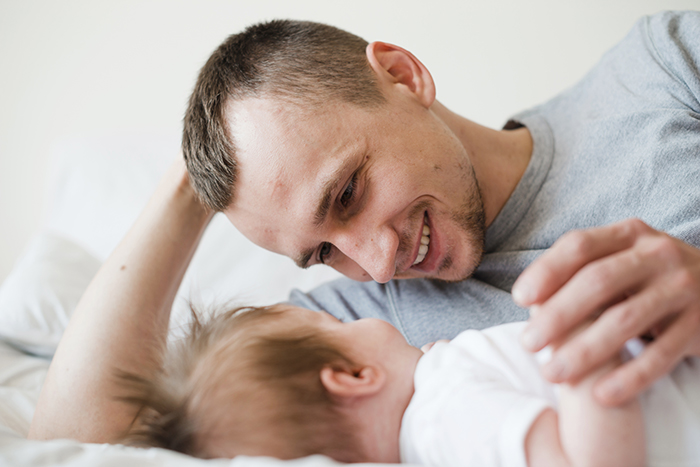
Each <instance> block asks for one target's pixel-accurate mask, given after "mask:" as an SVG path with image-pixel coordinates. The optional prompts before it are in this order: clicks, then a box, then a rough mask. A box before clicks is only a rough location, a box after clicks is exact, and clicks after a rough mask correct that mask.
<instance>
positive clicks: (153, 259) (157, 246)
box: [29, 160, 212, 443]
mask: <svg viewBox="0 0 700 467" xmlns="http://www.w3.org/2000/svg"><path fill="white" fill-rule="evenodd" d="M211 217H212V213H211V212H209V211H207V210H206V209H205V208H204V207H203V206H202V205H200V203H199V202H198V201H197V200H196V198H195V196H194V194H193V192H192V189H191V188H190V185H189V182H188V178H187V175H186V171H185V165H184V162H183V161H182V160H178V161H177V163H176V164H174V165H173V166H172V167H171V169H170V170H169V172H168V173H167V174H166V176H165V177H164V178H163V180H162V181H161V183H160V184H159V186H158V188H157V190H156V192H155V194H154V195H153V196H152V198H151V200H150V201H149V203H148V205H147V206H146V208H145V209H144V211H143V212H142V213H141V216H140V217H139V218H138V220H137V221H136V223H135V224H134V226H133V227H132V228H131V230H130V231H129V232H128V234H127V235H126V237H125V238H124V239H123V240H122V241H121V243H120V244H119V245H118V246H117V248H116V249H115V250H114V252H113V253H112V254H111V255H110V257H109V258H108V259H107V261H106V262H105V264H104V265H103V266H102V268H101V269H100V270H99V272H98V273H97V275H96V276H95V278H94V279H93V281H92V282H91V283H90V285H89V287H88V288H87V290H86V291H85V294H84V295H83V297H82V298H81V300H80V303H79V304H78V306H77V307H76V310H75V312H74V314H73V317H72V318H71V321H70V323H69V325H68V328H67V329H66V332H65V334H64V336H63V338H62V340H61V342H60V344H59V346H58V349H57V351H56V355H55V356H54V359H53V361H52V363H51V367H50V368H49V372H48V375H47V377H46V381H45V383H44V386H43V388H42V392H41V395H40V397H39V401H38V404H37V408H36V412H35V414H34V418H33V420H32V424H31V427H30V430H29V437H30V438H34V439H50V438H73V439H77V440H79V441H83V442H95V443H99V442H113V441H116V440H118V439H119V437H120V436H121V435H123V434H124V432H125V431H126V429H127V428H128V427H129V426H130V424H131V423H132V421H133V420H134V417H135V414H136V409H135V408H134V407H131V406H129V405H128V404H126V403H124V402H120V401H118V400H117V399H116V396H118V394H119V393H118V389H119V383H118V380H117V379H116V378H115V371H116V370H121V371H127V372H130V373H134V374H137V375H144V376H147V375H150V374H152V373H153V372H156V371H158V370H159V369H160V366H161V363H162V351H163V350H164V346H165V342H166V338H167V332H168V322H169V319H170V309H171V306H172V302H173V300H174V297H175V294H176V292H177V289H178V286H179V284H180V282H181V280H182V277H183V275H184V273H185V270H186V268H187V265H188V264H189V262H190V259H191V258H192V255H193V254H194V251H195V249H196V247H197V244H198V243H199V239H200V237H201V235H202V233H203V231H204V229H205V227H206V225H207V224H208V222H209V220H210V219H211Z"/></svg>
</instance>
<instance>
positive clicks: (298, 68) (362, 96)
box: [182, 20, 384, 211]
mask: <svg viewBox="0 0 700 467" xmlns="http://www.w3.org/2000/svg"><path fill="white" fill-rule="evenodd" d="M366 47H367V42H366V41H365V40H364V39H362V38H360V37H357V36H355V35H353V34H350V33H348V32H346V31H343V30H341V29H338V28H335V27H332V26H328V25H325V24H319V23H312V22H307V21H290V20H275V21H270V22H267V23H261V24H256V25H253V26H250V27H248V28H247V29H245V30H244V31H243V32H241V33H239V34H234V35H232V36H230V37H229V38H228V39H226V40H225V41H224V42H223V43H222V44H221V45H220V46H219V48H218V49H216V51H214V53H213V54H212V55H211V57H210V58H209V60H208V61H207V63H206V64H205V65H204V67H202V70H201V71H200V73H199V77H198V79H197V83H196V84H195V87H194V91H193V92H192V95H191V97H190V101H189V105H188V108H187V111H186V113H185V119H184V131H183V138H182V151H183V154H184V157H185V161H186V162H187V170H188V172H189V175H190V183H191V184H192V186H193V188H194V190H195V192H196V193H197V195H198V196H199V198H200V200H201V201H202V202H204V204H206V205H207V206H208V207H210V208H211V209H213V210H215V211H223V210H224V209H226V208H227V207H228V206H229V205H230V204H231V202H232V201H233V196H234V194H233V191H234V185H235V182H236V148H235V142H234V141H232V138H231V135H230V134H229V132H228V130H227V124H226V115H225V108H226V105H227V103H229V102H231V101H232V102H236V101H239V100H242V99H245V98H249V97H261V96H263V95H264V96H268V97H273V98H279V99H284V100H286V101H288V102H292V103H295V104H298V105H299V106H301V107H302V108H313V107H314V106H318V105H321V104H323V103H327V102H328V101H332V100H339V101H342V102H346V103H350V104H355V105H358V106H362V107H371V106H376V105H378V104H379V103H381V102H383V101H384V97H383V96H382V94H381V91H380V90H379V87H378V85H377V82H376V79H375V75H374V73H373V71H372V69H371V68H370V66H369V62H368V61H367V57H366V54H365V49H366Z"/></svg>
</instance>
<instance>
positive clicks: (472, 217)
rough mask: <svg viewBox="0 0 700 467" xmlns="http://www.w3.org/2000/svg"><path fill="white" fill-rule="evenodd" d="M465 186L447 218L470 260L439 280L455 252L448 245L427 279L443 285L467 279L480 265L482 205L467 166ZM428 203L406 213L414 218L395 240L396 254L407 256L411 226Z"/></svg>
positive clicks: (418, 221)
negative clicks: (456, 208) (455, 208)
mask: <svg viewBox="0 0 700 467" xmlns="http://www.w3.org/2000/svg"><path fill="white" fill-rule="evenodd" d="M465 182H466V184H467V187H466V188H465V193H464V196H465V199H464V202H463V203H462V205H461V207H460V209H459V211H457V212H455V213H454V214H453V215H452V216H451V220H452V222H453V223H454V224H455V225H456V226H457V227H458V229H459V230H461V231H463V232H464V233H465V234H466V236H467V239H466V241H465V243H466V250H467V251H466V252H465V254H466V255H468V256H469V257H470V258H471V260H470V261H469V263H468V264H467V265H466V266H465V268H464V269H463V270H462V271H459V273H458V274H455V276H456V277H453V278H441V277H439V276H440V275H441V274H443V273H446V272H449V270H450V268H451V267H452V266H453V265H454V263H455V257H454V255H455V253H454V249H453V247H452V246H450V245H448V246H447V251H446V253H445V257H444V258H443V260H442V263H441V264H440V265H439V266H438V269H437V272H436V277H428V278H429V279H435V280H440V281H444V282H459V281H463V280H465V279H468V278H469V277H470V276H471V275H472V274H473V273H474V271H475V270H476V268H477V267H478V266H479V263H481V259H482V257H483V254H484V241H485V237H486V215H485V214H484V203H483V198H482V196H481V189H480V187H479V183H478V181H477V179H476V173H474V168H473V167H471V173H470V176H467V177H465ZM429 206H430V202H427V201H425V202H422V203H419V204H418V205H416V206H415V207H414V208H413V209H412V210H411V213H410V214H409V216H408V217H409V219H415V220H414V221H413V222H412V227H410V228H407V229H406V230H404V231H403V232H402V233H401V235H400V237H399V251H402V252H403V253H404V254H403V255H404V256H406V257H407V256H409V254H410V253H409V252H410V250H411V246H412V241H413V240H412V239H413V235H412V232H415V225H418V224H420V225H422V223H423V212H424V211H425V210H426V209H428V207H429Z"/></svg>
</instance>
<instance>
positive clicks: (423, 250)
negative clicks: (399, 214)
mask: <svg viewBox="0 0 700 467" xmlns="http://www.w3.org/2000/svg"><path fill="white" fill-rule="evenodd" d="M427 222H428V219H427V218H426V217H423V234H422V235H421V237H420V247H418V256H416V260H415V261H414V262H413V266H415V265H416V264H420V263H421V262H422V261H423V260H424V259H425V257H426V255H427V254H428V249H429V248H430V227H428V223H427Z"/></svg>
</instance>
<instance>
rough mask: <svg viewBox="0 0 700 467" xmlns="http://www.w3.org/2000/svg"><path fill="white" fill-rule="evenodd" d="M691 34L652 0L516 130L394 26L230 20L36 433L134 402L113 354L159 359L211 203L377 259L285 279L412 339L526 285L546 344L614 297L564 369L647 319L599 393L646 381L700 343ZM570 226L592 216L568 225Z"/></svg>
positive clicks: (49, 388) (313, 297) (273, 228)
mask: <svg viewBox="0 0 700 467" xmlns="http://www.w3.org/2000/svg"><path fill="white" fill-rule="evenodd" d="M698 34H700V14H698V13H685V14H673V13H666V14H662V15H658V16H655V17H652V18H648V19H644V20H642V21H641V22H640V23H638V24H637V26H636V27H635V29H634V30H633V31H632V32H631V33H630V35H629V36H628V37H627V38H626V39H625V40H624V41H623V42H622V43H621V44H620V45H618V46H617V47H616V48H614V49H613V50H612V51H610V52H609V53H608V54H607V55H606V56H605V57H604V58H603V60H602V61H601V63H600V64H599V65H598V66H597V67H596V68H595V69H594V70H593V71H592V72H591V73H590V74H589V75H588V76H587V77H586V78H585V79H584V80H583V81H582V82H581V83H580V84H579V85H577V86H575V87H574V88H572V89H571V90H569V91H568V92H566V93H564V94H562V95H561V96H558V97H557V98H555V99H554V100H552V101H550V102H548V103H546V104H544V105H543V106H540V107H538V108H536V109H533V110H532V111H530V112H526V113H523V114H521V115H519V116H516V117H514V118H513V119H512V120H511V121H509V123H508V124H507V125H506V127H505V129H504V130H501V131H494V130H491V129H488V128H485V127H482V126H480V125H478V124H476V123H474V122H471V121H469V120H467V119H465V118H463V117H461V116H459V115H456V114H455V113H453V112H451V111H449V110H448V109H447V108H446V107H444V106H443V105H442V104H440V103H439V102H437V101H436V100H435V85H434V83H433V80H432V78H431V76H430V74H429V72H428V71H427V70H426V68H425V67H424V66H423V65H422V64H421V62H420V61H418V60H417V59H416V58H415V57H413V56H412V55H411V54H410V53H409V52H407V51H405V50H403V49H401V48H400V47H397V46H393V45H390V44H385V43H381V42H375V43H372V44H366V43H365V42H364V41H362V40H361V39H359V38H357V37H355V36H352V35H350V34H348V33H345V32H343V31H339V30H337V29H335V28H331V27H327V26H323V25H316V24H312V23H299V22H272V23H267V24H263V25H258V26H254V27H251V28H249V29H247V30H246V31H244V32H243V33H241V34H240V35H236V36H232V37H231V38H229V39H228V40H227V41H226V42H225V43H224V44H222V46H221V47H220V48H219V49H217V51H215V52H214V54H213V55H212V57H211V58H210V60H209V61H208V62H207V64H206V65H205V67H204V68H203V70H202V73H201V75H200V78H199V80H198V82H197V85H196V87H195V91H194V92H193V95H192V98H191V101H190V106H189V108H188V111H187V114H186V117H185V132H184V138H183V152H184V154H185V159H186V161H187V165H188V167H187V168H188V171H189V177H187V176H186V175H184V173H183V169H182V167H175V168H174V169H173V172H172V173H171V174H170V176H169V177H166V179H165V180H164V182H163V184H162V186H161V189H160V190H159V192H158V193H157V194H156V196H154V198H153V200H152V202H151V203H150V205H149V207H148V208H147V210H146V211H145V213H144V214H143V215H142V216H141V218H140V219H139V221H138V222H137V224H136V225H135V226H134V228H133V229H132V231H131V233H130V234H129V235H128V236H127V238H126V239H125V240H124V242H122V244H121V245H120V247H119V248H118V249H117V250H115V253H114V254H113V255H112V256H111V257H110V259H109V260H108V261H107V263H106V264H105V265H104V266H103V268H102V269H101V271H100V273H99V274H98V276H97V277H96V279H95V280H94V281H93V283H92V284H91V286H90V288H89V289H88V291H87V292H86V294H85V296H84V298H83V300H82V301H81V303H80V305H79V307H78V309H77V310H76V312H75V314H74V316H73V318H72V320H71V324H70V326H69V328H68V329H67V331H66V334H65V335H64V339H63V340H62V342H61V345H60V346H59V349H58V351H57V353H56V356H55V357H54V360H53V363H52V366H51V369H50V371H49V375H48V376H47V380H46V383H45V386H44V389H43V391H42V396H41V398H40V400H39V404H38V406H37V411H36V415H35V418H34V420H33V423H32V429H31V432H30V436H32V437H35V438H50V437H56V436H64V437H74V438H77V439H81V440H85V441H92V442H96V441H111V440H115V439H118V434H119V432H120V431H123V429H124V428H125V427H127V426H128V425H129V423H130V421H131V420H133V418H134V409H133V408H125V406H124V404H121V405H120V403H119V402H115V397H116V396H117V395H118V394H117V393H116V389H115V387H114V382H113V373H112V371H113V369H114V368H115V367H116V368H119V369H122V370H126V371H134V372H136V371H138V372H139V373H142V374H145V375H147V374H149V372H150V371H156V370H157V369H158V367H159V362H160V360H159V356H158V355H159V353H158V351H157V349H159V348H160V346H161V345H162V343H163V341H164V339H165V335H166V333H167V322H168V317H169V311H170V305H171V303H172V299H173V297H174V293H175V291H176V290H177V284H178V283H179V281H180V279H181V277H182V274H184V270H185V268H186V265H187V263H188V261H189V258H190V257H191V255H192V253H193V251H194V248H195V247H196V244H197V242H198V239H199V236H200V235H201V232H202V230H203V229H204V227H205V226H206V223H207V222H208V220H209V219H210V218H211V212H213V211H217V210H219V211H223V212H224V213H225V214H226V215H227V216H228V217H229V219H231V221H232V222H233V223H234V224H235V225H236V227H237V228H239V229H240V230H241V231H242V232H243V233H244V234H245V235H247V236H248V237H249V238H251V239H252V240H253V241H255V242H256V243H258V244H260V245H261V246H263V247H265V248H268V249H271V250H273V251H276V252H279V253H282V254H285V255H287V256H290V257H292V258H293V259H294V260H295V261H296V262H297V263H298V264H299V265H300V266H302V267H307V266H310V265H312V264H315V263H327V264H330V265H331V266H333V267H334V268H336V269H338V270H339V271H341V272H343V273H345V274H346V275H348V276H349V277H350V278H352V279H356V280H361V281H364V280H370V279H374V282H356V281H351V280H341V281H338V282H335V283H331V284H329V285H327V286H322V287H321V288H319V289H317V290H315V291H312V292H310V293H309V294H301V293H298V292H297V293H293V295H292V297H290V300H291V301H292V302H294V303H295V304H298V305H302V306H306V307H309V308H312V309H325V310H327V311H328V312H330V313H332V314H334V315H336V316H337V317H338V318H340V319H341V320H348V319H355V318H357V317H358V316H363V317H365V316H376V317H381V318H383V319H386V320H389V321H391V322H392V323H393V324H394V325H395V326H396V327H397V328H399V329H400V330H401V331H402V332H403V333H404V335H405V336H406V337H407V339H408V340H409V342H411V343H413V344H414V345H421V344H422V343H425V342H428V341H430V340H436V339H438V338H450V337H452V336H454V335H456V334H457V333H458V332H459V331H460V330H462V329H466V328H470V327H471V328H474V327H476V328H483V327H486V326H489V325H492V324H497V323H502V322H507V321H514V320H522V319H526V318H527V313H526V312H525V310H523V309H522V308H519V307H518V306H516V305H514V304H513V301H512V299H511V295H510V291H511V287H512V293H513V297H514V298H515V300H516V301H517V302H518V304H519V305H522V306H533V305H536V307H535V306H533V307H532V311H533V312H536V313H533V315H534V316H533V318H532V320H531V326H530V328H529V330H528V331H529V332H528V333H526V334H525V335H524V336H523V341H524V344H525V345H526V347H528V348H529V349H531V350H537V349H539V348H541V347H543V346H545V345H547V344H548V343H550V342H553V341H556V340H558V339H561V338H563V337H564V336H566V335H568V333H570V332H572V331H574V330H575V328H576V327H577V325H578V324H579V323H581V322H582V321H586V320H588V319H592V318H594V317H596V316H598V315H600V317H599V318H598V319H597V320H596V321H595V322H594V323H593V325H591V326H590V327H589V328H588V329H587V330H586V331H585V332H582V333H580V334H579V335H578V336H576V337H575V338H573V339H571V341H570V342H569V343H567V344H566V345H564V346H562V347H561V348H559V350H558V351H557V352H556V353H555V354H554V358H553V360H552V362H551V363H550V364H549V365H548V366H546V367H545V368H544V369H543V371H544V372H545V374H546V376H547V377H548V378H549V379H551V380H552V381H555V382H558V381H564V380H573V379H575V378H577V377H578V376H579V375H581V374H585V373H587V372H589V371H591V369H592V368H594V367H595V366H596V364H597V363H599V362H602V361H604V360H606V359H607V358H608V357H609V356H610V355H612V354H614V353H615V352H617V351H619V349H620V348H621V347H622V345H624V342H625V341H626V340H628V339H629V338H631V337H634V336H638V335H642V334H645V335H648V336H649V337H653V338H654V341H653V343H651V344H650V345H649V346H648V347H647V348H646V350H645V352H644V353H643V354H642V355H641V356H640V357H639V358H637V359H634V360H632V361H631V362H629V363H627V364H626V365H623V366H622V367H621V368H620V369H618V370H617V371H615V372H614V373H613V374H611V375H608V376H607V377H605V378H604V379H603V380H602V381H601V382H600V383H599V384H598V385H597V387H596V396H597V398H598V399H599V400H600V401H601V402H604V403H607V404H617V403H621V402H622V401H625V400H628V399H630V398H631V397H633V396H634V395H635V394H637V393H638V392H639V391H641V390H642V389H643V388H644V387H646V386H648V385H649V384H651V382H653V381H654V380H655V379H656V378H657V377H658V376H660V375H662V374H664V373H666V372H667V371H668V370H669V369H670V368H672V367H673V366H674V365H675V363H676V362H677V361H678V360H679V359H681V358H683V357H684V356H686V355H692V354H697V353H698V351H700V344H699V343H698V340H700V338H699V336H700V310H699V309H698V308H699V307H700V250H698V249H697V248H696V247H697V246H698V245H700V209H699V208H698V206H700V190H699V189H698V188H697V175H698V174H700V160H698V158H697V157H693V156H696V155H697V154H698V148H700V123H699V120H698V115H700V104H698V102H700V98H699V97H698V96H700V71H698V63H700V47H698V45H697V40H696V38H697V37H698ZM191 187H192V188H194V191H195V192H196V194H197V196H198V197H199V198H200V199H201V200H202V201H204V204H205V205H207V206H208V208H209V209H208V210H207V209H202V207H201V206H200V205H199V204H198V203H196V202H195V200H194V195H193V193H192V190H191ZM633 216H637V217H641V218H642V219H644V220H645V221H646V222H647V223H648V224H651V225H652V226H653V227H654V228H652V227H649V226H648V225H647V224H645V223H643V222H641V221H639V220H624V219H628V218H630V217H633ZM598 226H603V227H598ZM592 227H596V228H592ZM572 229H589V230H578V231H576V232H574V233H570V234H567V235H565V236H564V237H563V238H562V239H561V240H560V241H557V239H558V238H559V237H561V236H562V235H563V234H565V233H566V232H568V231H570V230H572ZM655 229H658V230H655ZM662 232H667V233H662ZM669 233H670V234H672V235H673V237H672V236H670V235H669ZM674 237H677V238H674ZM678 238H680V239H682V240H679V239H678ZM684 241H685V242H687V243H685V242H684ZM555 242H556V243H555ZM550 247H551V249H550ZM546 249H549V250H548V251H547V252H546V253H544V254H542V255H541V256H540V254H541V253H542V252H543V251H544V250H546ZM144 257H147V258H148V259H149V260H148V261H144V259H143V258H144ZM538 258H539V259H538ZM535 260H536V261H535ZM533 261H534V263H533V264H532V266H530V267H529V268H528V269H527V270H526V271H525V272H524V273H523V274H522V275H521V276H520V278H519V279H518V281H517V283H516V282H515V280H516V278H518V276H519V275H520V273H521V271H523V270H524V269H525V268H526V267H527V266H528V265H530V263H532V262H533ZM144 262H145V264H147V267H144V266H143V264H144ZM134 264H136V265H137V266H136V267H132V265H134ZM469 276H471V277H472V278H471V279H468V280H465V279H466V278H467V277H469ZM393 278H397V279H398V278H414V279H417V280H407V281H393V280H391V279H393ZM433 279H441V280H433ZM448 281H452V282H448ZM154 342H155V344H156V345H154ZM154 349H155V350H154ZM76 375H78V376H79V377H78V376H76ZM107 421H108V422H107Z"/></svg>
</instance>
